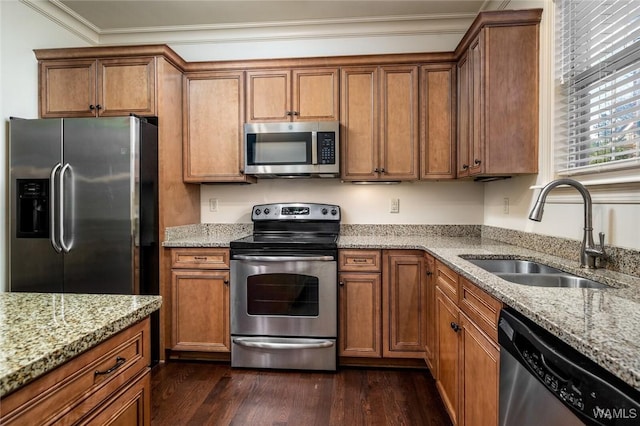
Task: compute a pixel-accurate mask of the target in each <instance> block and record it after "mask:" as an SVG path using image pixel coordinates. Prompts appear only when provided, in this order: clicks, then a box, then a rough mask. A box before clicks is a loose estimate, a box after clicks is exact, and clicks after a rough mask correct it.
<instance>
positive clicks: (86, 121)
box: [9, 116, 159, 294]
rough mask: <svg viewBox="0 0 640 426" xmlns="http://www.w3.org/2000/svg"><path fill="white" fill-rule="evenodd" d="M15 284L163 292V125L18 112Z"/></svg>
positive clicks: (20, 287)
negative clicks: (159, 144) (36, 116)
mask: <svg viewBox="0 0 640 426" xmlns="http://www.w3.org/2000/svg"><path fill="white" fill-rule="evenodd" d="M9 135H10V154H9V158H10V170H11V171H10V173H11V181H10V188H9V191H10V199H9V204H10V215H11V219H10V261H9V267H10V270H9V274H10V280H9V282H10V290H11V291H34V292H64V293H108V294H158V293H159V288H158V212H157V205H158V203H157V199H158V196H157V194H158V187H157V176H158V161H157V158H158V151H157V150H158V148H157V140H158V137H157V135H158V131H157V127H156V126H155V125H154V124H153V123H150V122H148V121H147V119H141V118H137V117H133V116H131V117H113V118H72V119H20V118H11V120H10V126H9Z"/></svg>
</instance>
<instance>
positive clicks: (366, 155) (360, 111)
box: [340, 67, 379, 180]
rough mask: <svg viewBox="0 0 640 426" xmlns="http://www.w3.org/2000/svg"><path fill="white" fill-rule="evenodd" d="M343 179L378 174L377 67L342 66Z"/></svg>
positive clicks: (370, 176) (371, 176) (374, 176)
mask: <svg viewBox="0 0 640 426" xmlns="http://www.w3.org/2000/svg"><path fill="white" fill-rule="evenodd" d="M341 86H342V91H341V99H342V107H341V109H340V114H341V120H340V121H341V123H342V125H343V127H342V128H343V129H344V131H343V132H342V133H341V135H340V137H341V139H340V145H341V150H342V152H341V155H340V157H341V161H342V175H341V177H342V179H344V180H376V179H377V178H378V173H377V172H376V170H377V169H379V156H378V146H379V144H378V128H379V126H378V101H377V99H378V68H377V67H353V68H342V77H341Z"/></svg>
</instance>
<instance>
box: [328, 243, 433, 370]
mask: <svg viewBox="0 0 640 426" xmlns="http://www.w3.org/2000/svg"><path fill="white" fill-rule="evenodd" d="M338 268H339V271H340V272H339V280H338V281H339V283H340V289H339V306H340V308H339V309H340V311H339V315H338V324H339V327H340V336H339V340H340V347H339V355H340V356H341V357H353V358H377V359H408V360H409V361H411V359H418V360H422V359H424V356H425V355H424V354H425V345H426V335H427V331H426V305H425V304H426V300H427V298H426V293H425V292H426V279H425V259H424V254H423V252H422V251H419V250H382V251H380V250H341V251H340V261H339V266H338Z"/></svg>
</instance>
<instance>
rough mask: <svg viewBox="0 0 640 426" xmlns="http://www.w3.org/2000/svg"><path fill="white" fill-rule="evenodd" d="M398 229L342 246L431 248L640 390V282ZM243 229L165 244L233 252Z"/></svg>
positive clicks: (208, 231) (191, 232)
mask: <svg viewBox="0 0 640 426" xmlns="http://www.w3.org/2000/svg"><path fill="white" fill-rule="evenodd" d="M398 228H399V231H400V232H399V234H401V235H383V236H380V235H370V234H367V235H353V234H351V233H349V235H342V234H341V236H340V238H339V240H338V247H339V248H357V249H367V248H369V249H417V250H423V251H426V252H428V253H430V254H432V255H433V256H435V257H436V258H437V259H439V260H441V261H442V262H444V263H445V264H447V265H448V266H449V267H451V268H452V269H453V270H455V271H456V272H457V273H458V274H460V275H462V276H464V277H465V278H467V279H468V280H470V281H471V282H473V283H474V284H476V285H477V286H478V287H480V288H482V289H484V290H485V291H486V292H487V293H489V294H491V295H493V296H494V297H495V298H496V299H499V300H500V301H502V302H503V303H504V304H505V305H508V306H511V307H512V308H514V309H516V310H518V311H520V312H521V313H523V314H524V315H525V316H527V317H529V318H531V319H532V320H533V321H534V322H536V323H537V324H539V325H541V326H542V327H544V328H545V329H547V330H548V331H550V332H551V333H552V334H554V335H556V336H558V337H559V338H560V339H562V340H563V341H565V342H566V343H568V344H569V345H570V346H572V347H574V348H575V349H577V350H578V351H580V352H582V353H583V354H585V355H587V356H588V357H589V358H591V359H592V360H594V361H595V362H596V363H598V364H599V365H600V366H602V367H604V368H605V369H606V370H608V371H610V372H612V373H613V374H615V375H616V376H618V377H620V378H621V379H622V380H624V381H625V382H627V383H628V384H630V385H631V386H633V387H634V388H636V389H638V390H640V326H639V325H640V277H637V276H635V275H634V276H632V275H626V274H621V273H618V272H614V271H610V270H605V269H597V270H586V269H582V268H580V266H579V263H578V259H577V256H576V259H575V260H570V259H567V258H563V257H558V256H552V255H548V254H544V253H542V252H540V251H535V250H530V249H527V248H523V247H519V246H516V245H511V244H507V243H503V242H499V241H496V240H491V239H487V238H481V237H480V236H478V235H477V233H476V234H475V235H470V236H464V235H463V236H446V235H436V234H425V235H422V234H421V235H410V233H411V232H412V230H414V229H402V227H398ZM214 229H216V230H215V231H212V230H214ZM198 230H199V231H198ZM203 230H204V231H205V232H202V231H203ZM232 230H233V232H230V231H232ZM185 231H186V232H185ZM243 231H244V234H242V233H241V232H240V234H242V235H238V234H239V232H238V229H234V228H232V227H231V228H225V227H223V228H219V229H218V228H215V227H214V226H204V227H203V226H201V227H200V228H198V227H197V226H196V227H195V228H189V229H187V228H181V229H176V232H175V233H170V234H168V235H167V237H168V238H167V240H166V241H165V242H164V243H163V245H164V246H165V247H228V245H229V242H230V241H231V240H233V239H235V238H239V237H242V236H244V235H248V234H250V233H251V231H250V228H248V229H243ZM461 255H469V256H476V257H492V256H493V257H511V258H519V259H528V260H534V261H538V262H541V263H544V264H547V265H550V266H554V267H557V268H559V269H562V270H565V271H568V272H571V273H574V274H576V275H579V276H583V277H586V278H591V279H593V280H595V281H600V282H604V283H606V284H609V285H610V286H611V288H606V289H580V288H549V287H544V288H543V287H533V286H525V285H520V284H514V283H510V282H508V281H505V280H503V279H501V278H498V277H497V276H495V275H493V274H491V273H489V272H487V271H485V270H483V269H481V268H479V267H477V266H475V265H473V264H472V263H470V262H468V261H467V260H465V259H463V258H462V257H460V256H461Z"/></svg>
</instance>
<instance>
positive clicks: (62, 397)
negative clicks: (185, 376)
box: [0, 318, 151, 425]
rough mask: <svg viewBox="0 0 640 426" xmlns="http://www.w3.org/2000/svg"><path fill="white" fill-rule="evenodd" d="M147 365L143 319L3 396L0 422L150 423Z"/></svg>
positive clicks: (146, 333) (147, 342) (147, 343)
mask: <svg viewBox="0 0 640 426" xmlns="http://www.w3.org/2000/svg"><path fill="white" fill-rule="evenodd" d="M149 364H150V322H149V318H146V319H145V320H143V321H141V322H138V323H137V324H134V325H132V326H130V327H129V328H127V329H125V330H123V331H121V332H120V333H118V334H116V335H115V336H113V337H111V338H109V339H108V340H106V341H104V342H102V343H100V344H99V345H98V346H96V347H94V348H92V349H90V350H88V351H86V352H84V353H82V354H81V355H78V356H77V357H75V358H73V359H72V360H70V361H68V362H67V363H65V364H63V365H61V366H60V367H57V368H55V369H54V370H52V371H50V372H49V373H47V374H45V375H44V376H42V377H40V378H38V379H36V380H34V381H33V382H30V383H29V384H27V385H25V386H23V387H22V388H19V389H18V390H16V391H15V392H13V393H11V394H9V395H7V396H5V397H3V398H2V406H1V408H2V410H1V413H2V414H1V416H0V424H2V425H24V424H38V425H54V424H55V425H60V424H64V425H67V424H101V425H104V424H122V425H150V424H151V380H150V371H151V370H150V368H149ZM97 372H100V373H97Z"/></svg>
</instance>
